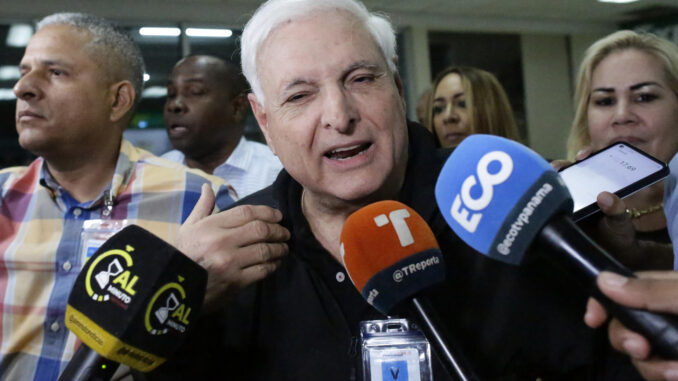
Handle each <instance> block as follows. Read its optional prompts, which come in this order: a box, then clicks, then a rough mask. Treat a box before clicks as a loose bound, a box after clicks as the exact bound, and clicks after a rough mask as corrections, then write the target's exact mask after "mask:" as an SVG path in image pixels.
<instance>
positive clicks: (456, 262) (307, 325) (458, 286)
mask: <svg viewBox="0 0 678 381" xmlns="http://www.w3.org/2000/svg"><path fill="white" fill-rule="evenodd" d="M409 134H410V147H409V154H410V156H409V162H408V168H407V175H406V180H405V184H404V187H403V189H402V191H401V194H400V197H399V201H401V202H403V203H405V204H407V205H409V206H411V207H412V208H413V209H415V210H416V211H417V212H418V213H419V214H420V215H421V216H422V217H423V218H424V220H426V221H427V223H428V224H429V226H430V227H431V229H432V230H433V232H434V234H435V236H436V238H437V240H438V243H439V245H440V247H441V250H442V252H443V253H444V255H445V262H446V265H447V280H446V282H445V283H443V284H441V285H440V286H438V287H435V288H433V289H432V290H430V291H429V292H427V293H426V295H425V297H426V298H428V299H429V300H430V301H431V302H432V305H433V307H434V308H435V310H436V311H437V312H438V314H439V316H440V318H441V321H442V322H443V326H442V327H441V328H442V330H443V332H444V334H445V336H446V337H447V338H448V339H449V340H450V341H451V342H453V343H454V351H455V352H459V353H462V354H463V355H464V357H465V358H466V360H467V361H468V365H469V366H470V368H471V370H472V371H473V372H474V373H475V374H476V375H477V377H478V378H479V379H481V380H493V379H497V380H499V379H501V380H535V379H537V378H538V377H541V378H542V379H543V380H594V379H610V380H625V379H629V380H632V379H639V377H638V375H637V373H636V372H635V370H634V369H633V368H632V367H630V365H629V364H628V362H627V361H626V360H625V359H623V358H621V357H616V356H615V355H613V354H611V352H610V350H609V346H608V345H607V341H606V338H605V335H604V332H601V333H596V332H595V331H593V330H591V329H589V328H588V327H586V326H585V325H584V323H583V314H584V310H585V302H586V298H587V296H586V295H584V294H583V293H582V292H580V291H579V289H578V288H577V287H576V286H575V285H573V284H572V283H571V282H570V281H569V280H568V278H567V277H566V276H564V275H563V274H561V273H560V272H559V270H558V269H556V268H553V267H551V266H550V264H548V263H544V261H543V260H542V259H541V257H540V256H538V255H533V256H532V257H533V260H532V261H530V262H529V263H527V264H525V265H523V266H521V267H515V266H511V265H507V264H503V263H499V262H496V261H493V260H491V259H488V258H486V257H485V256H483V255H481V254H479V253H477V252H475V251H474V250H473V249H471V248H470V247H468V246H467V245H466V244H464V243H463V242H462V241H461V240H460V239H459V238H458V237H457V236H456V235H455V234H454V233H453V232H452V231H451V229H450V228H449V227H448V226H447V224H446V223H445V221H444V219H443V218H442V216H441V214H440V212H439V211H438V208H437V206H436V203H435V199H434V187H435V182H436V179H437V175H438V172H439V170H440V168H441V166H442V164H443V163H444V160H445V158H446V156H447V154H449V152H445V151H442V150H436V148H435V146H434V143H433V140H432V137H431V135H430V134H429V133H428V132H427V131H425V129H424V128H422V127H421V126H419V125H415V124H410V126H409ZM301 190H302V188H301V186H300V184H298V183H297V182H296V181H295V180H294V179H292V178H291V177H290V176H289V174H287V172H285V171H283V172H281V174H280V176H279V177H278V178H277V180H276V182H275V183H274V184H273V185H272V186H270V187H268V188H266V189H264V190H262V191H260V192H257V193H255V194H253V195H251V196H249V197H247V198H245V199H243V200H242V201H240V202H239V204H263V205H269V206H272V207H274V208H277V209H279V210H281V211H282V213H283V216H284V218H283V222H282V224H283V225H284V226H285V227H286V228H287V229H289V230H290V232H291V233H292V238H291V240H290V241H289V247H290V255H289V256H288V257H287V258H286V259H284V261H283V264H282V265H281V267H280V268H279V269H278V270H277V271H276V272H275V273H273V274H272V275H271V276H269V277H268V278H266V279H264V280H263V281H261V282H258V283H256V284H254V285H252V286H251V287H249V288H247V289H246V290H245V291H244V292H242V293H241V294H240V295H239V296H238V297H237V298H236V300H234V301H233V302H232V303H229V304H228V305H227V306H224V309H223V311H222V312H221V313H220V314H218V315H216V316H213V317H211V318H210V319H209V320H206V321H205V322H203V323H201V324H200V327H199V330H198V331H199V332H196V333H195V335H194V337H193V340H192V341H193V342H192V343H189V344H187V346H186V348H187V349H188V350H187V351H184V352H183V354H182V355H181V356H179V357H180V358H179V359H176V358H175V360H174V362H175V363H174V364H175V365H173V366H172V367H173V368H174V369H175V370H174V371H172V372H171V373H172V374H174V375H177V374H179V373H176V372H177V370H176V369H183V370H186V371H188V374H192V377H196V376H197V375H198V374H199V373H198V372H202V371H204V372H205V373H204V374H202V375H201V376H200V377H203V378H205V379H231V380H337V381H339V380H342V381H343V380H362V367H361V352H360V346H359V343H360V339H359V322H360V321H361V320H368V319H379V318H384V316H383V315H381V314H380V313H379V312H377V311H376V310H374V309H373V308H372V307H371V306H370V305H369V304H367V303H366V302H365V301H364V299H363V298H362V296H361V295H360V294H359V293H358V291H357V290H356V289H355V288H354V287H353V285H352V284H351V282H350V280H349V278H348V277H347V276H346V274H345V270H344V269H343V267H342V266H341V265H340V264H339V263H337V261H336V260H334V259H333V257H332V256H331V255H330V254H329V253H328V252H327V251H326V250H325V249H324V248H323V247H322V246H321V245H320V244H319V243H318V241H317V240H316V239H315V238H314V236H313V234H312V233H311V230H310V228H309V226H308V223H307V221H306V219H305V218H304V216H303V214H302V211H301V206H300V198H301ZM405 313H406V311H405ZM198 337H199V339H197V338H198ZM219 369H220V370H221V371H220V372H219V373H213V372H215V371H216V370H219ZM434 370H435V379H436V380H445V379H451V378H448V376H447V375H446V374H445V373H444V370H443V369H442V368H441V366H440V363H439V362H438V361H437V360H436V362H435V364H434Z"/></svg>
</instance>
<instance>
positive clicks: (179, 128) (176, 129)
mask: <svg viewBox="0 0 678 381" xmlns="http://www.w3.org/2000/svg"><path fill="white" fill-rule="evenodd" d="M187 132H188V127H186V126H183V125H178V124H173V125H171V126H170V128H169V133H170V135H172V136H175V135H183V134H185V133H187Z"/></svg>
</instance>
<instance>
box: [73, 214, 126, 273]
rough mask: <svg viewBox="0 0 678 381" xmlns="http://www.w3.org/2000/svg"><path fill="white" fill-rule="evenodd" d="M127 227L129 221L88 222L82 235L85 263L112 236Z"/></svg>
mask: <svg viewBox="0 0 678 381" xmlns="http://www.w3.org/2000/svg"><path fill="white" fill-rule="evenodd" d="M125 226H127V220H87V221H85V222H84V223H83V225H82V233H80V246H81V250H80V254H81V256H80V258H83V263H84V262H86V261H87V260H88V259H89V257H91V256H92V255H93V254H94V253H95V252H96V251H97V250H99V247H101V245H103V243H104V242H106V240H108V239H109V238H111V236H112V235H114V234H115V233H117V232H119V231H120V230H122V229H123V228H124V227H125Z"/></svg>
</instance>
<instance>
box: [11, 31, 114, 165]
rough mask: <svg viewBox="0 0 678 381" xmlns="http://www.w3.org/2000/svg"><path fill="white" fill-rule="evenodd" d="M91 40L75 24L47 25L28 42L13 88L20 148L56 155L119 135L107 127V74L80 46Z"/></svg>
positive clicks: (86, 147)
mask: <svg viewBox="0 0 678 381" xmlns="http://www.w3.org/2000/svg"><path fill="white" fill-rule="evenodd" d="M90 39H91V36H90V35H89V34H88V33H87V32H84V31H80V30H78V29H76V28H74V27H71V26H67V25H50V26H47V27H44V28H43V29H41V30H39V31H38V32H37V33H36V34H35V35H34V36H33V37H32V38H31V40H30V41H29V43H28V46H27V47H26V52H25V53H24V56H23V58H22V59H21V64H20V70H21V79H19V81H18V82H17V83H16V85H15V86H14V93H15V94H16V96H17V105H16V129H17V132H18V134H19V143H20V144H21V146H22V147H24V148H25V149H27V150H29V151H31V152H33V153H35V154H37V155H42V156H47V155H49V154H53V155H57V154H58V155H61V154H63V153H66V152H70V153H72V152H82V151H83V150H87V149H90V148H95V147H96V146H97V145H98V144H100V143H101V141H102V140H103V139H119V136H120V134H121V133H120V131H119V130H117V131H116V129H115V128H112V127H111V120H110V107H109V106H110V105H109V103H111V102H113V99H112V98H111V96H110V92H109V87H108V86H107V84H106V79H105V78H106V76H105V75H104V73H103V71H102V70H101V68H100V67H99V66H98V65H97V63H96V62H95V61H94V60H93V59H92V58H91V57H90V55H89V54H88V53H87V52H86V51H85V49H84V47H85V46H86V44H87V43H88V42H89V41H90Z"/></svg>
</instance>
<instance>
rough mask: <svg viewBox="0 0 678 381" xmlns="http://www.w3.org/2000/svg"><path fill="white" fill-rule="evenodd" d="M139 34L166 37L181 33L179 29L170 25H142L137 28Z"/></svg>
mask: <svg viewBox="0 0 678 381" xmlns="http://www.w3.org/2000/svg"><path fill="white" fill-rule="evenodd" d="M139 34H140V35H142V36H166V37H176V36H178V35H180V34H181V29H179V28H176V27H172V28H158V27H148V26H144V27H141V28H139Z"/></svg>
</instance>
